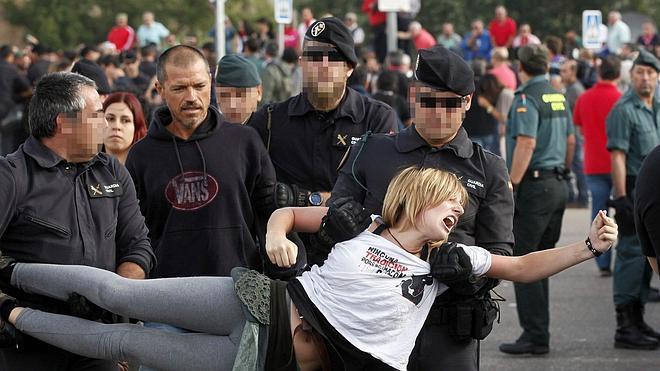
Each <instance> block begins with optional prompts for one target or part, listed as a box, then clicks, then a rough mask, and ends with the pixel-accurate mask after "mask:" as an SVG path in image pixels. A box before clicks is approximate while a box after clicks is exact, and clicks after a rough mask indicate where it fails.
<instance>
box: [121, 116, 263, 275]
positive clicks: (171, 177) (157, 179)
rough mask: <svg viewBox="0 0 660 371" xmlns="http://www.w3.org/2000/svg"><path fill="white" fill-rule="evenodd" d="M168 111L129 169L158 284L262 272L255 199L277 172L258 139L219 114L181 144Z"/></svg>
mask: <svg viewBox="0 0 660 371" xmlns="http://www.w3.org/2000/svg"><path fill="white" fill-rule="evenodd" d="M171 122H172V117H171V114H170V111H169V109H168V108H167V107H161V108H159V109H158V110H157V111H156V112H154V118H153V120H152V122H151V125H150V127H149V132H148V135H147V137H145V138H144V139H142V140H141V141H139V142H137V143H136V144H135V145H134V146H133V148H131V151H130V152H129V155H128V159H127V161H126V167H127V168H128V170H129V172H130V173H131V176H132V177H133V180H134V181H135V186H136V189H137V195H138V198H139V199H140V209H141V210H142V214H143V215H144V216H145V219H146V223H147V227H148V228H149V236H150V237H151V239H152V241H153V246H154V251H155V253H156V256H157V257H158V259H159V264H158V266H157V268H156V270H155V271H154V272H152V276H153V277H178V276H204V275H211V276H229V273H230V270H231V269H232V268H233V267H237V266H242V267H249V268H253V269H258V270H261V269H262V263H261V258H260V254H259V251H258V249H257V246H256V243H255V238H256V237H257V236H258V234H259V233H258V232H259V231H260V228H258V227H257V225H258V222H259V219H260V218H259V217H261V219H265V218H266V217H267V216H268V213H269V211H271V210H272V206H271V208H270V209H268V208H266V207H263V208H260V209H256V208H255V202H254V201H255V194H256V193H258V191H259V190H263V189H264V188H268V187H271V189H272V185H273V184H274V181H275V172H274V170H273V166H272V164H271V162H270V159H269V158H268V154H267V153H266V149H265V148H264V146H263V144H262V143H261V140H260V139H259V136H258V135H257V133H256V132H255V131H254V130H253V129H252V128H249V127H245V126H241V125H237V124H230V123H226V122H224V118H223V116H222V115H221V114H220V113H219V112H218V111H217V109H215V108H214V107H210V108H209V113H208V116H207V119H206V121H205V122H204V123H202V124H201V125H200V126H199V127H198V128H197V130H196V131H195V132H194V133H193V135H192V136H191V137H190V138H189V139H187V140H183V139H181V138H178V137H176V136H174V135H172V134H171V133H170V132H169V131H168V130H167V125H169V124H170V123H171Z"/></svg>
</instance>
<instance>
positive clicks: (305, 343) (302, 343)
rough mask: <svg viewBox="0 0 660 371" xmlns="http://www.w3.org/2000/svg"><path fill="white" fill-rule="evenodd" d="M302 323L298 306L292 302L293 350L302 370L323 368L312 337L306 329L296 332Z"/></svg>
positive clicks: (310, 370) (312, 370) (315, 370)
mask: <svg viewBox="0 0 660 371" xmlns="http://www.w3.org/2000/svg"><path fill="white" fill-rule="evenodd" d="M300 324H302V320H301V319H300V315H299V314H298V308H296V306H295V304H293V302H291V337H292V339H293V351H294V353H295V355H296V361H297V362H298V367H300V370H301V371H317V370H321V369H322V367H321V359H320V358H319V349H318V348H317V347H316V344H315V343H314V342H313V341H312V339H311V337H310V336H309V335H308V334H306V333H305V332H304V331H298V333H297V334H294V332H295V330H296V327H298V325H300Z"/></svg>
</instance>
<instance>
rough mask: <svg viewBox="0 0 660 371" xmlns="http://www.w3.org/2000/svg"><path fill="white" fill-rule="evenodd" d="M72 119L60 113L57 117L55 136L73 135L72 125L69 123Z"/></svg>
mask: <svg viewBox="0 0 660 371" xmlns="http://www.w3.org/2000/svg"><path fill="white" fill-rule="evenodd" d="M68 120H70V118H68V117H67V115H66V114H65V113H60V114H59V115H57V116H56V117H55V134H58V133H59V134H71V133H72V130H71V125H69V124H68V123H67V121H68Z"/></svg>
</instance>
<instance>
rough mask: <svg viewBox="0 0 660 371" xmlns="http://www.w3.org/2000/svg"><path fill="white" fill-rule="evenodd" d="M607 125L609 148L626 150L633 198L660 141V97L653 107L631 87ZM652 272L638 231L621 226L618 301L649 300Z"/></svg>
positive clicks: (616, 268) (616, 278)
mask: <svg viewBox="0 0 660 371" xmlns="http://www.w3.org/2000/svg"><path fill="white" fill-rule="evenodd" d="M606 125H607V149H608V150H610V151H612V150H619V151H623V152H624V153H625V154H626V194H627V195H628V197H629V198H630V199H631V200H632V199H633V197H634V189H633V186H634V184H635V178H636V177H637V173H638V172H639V169H640V167H641V166H642V161H644V158H645V157H646V155H647V154H648V153H649V152H651V150H652V149H653V148H655V147H656V146H657V145H659V144H660V101H658V99H657V98H656V99H654V100H653V108H650V107H648V106H647V105H646V104H644V102H642V100H641V99H640V98H639V96H638V95H637V94H636V93H635V92H634V91H633V90H632V89H631V90H630V91H628V92H627V93H626V94H625V95H624V96H623V97H621V99H620V100H619V101H618V102H617V104H616V105H615V106H614V107H613V108H612V111H611V112H610V114H609V115H608V116H607V120H606ZM651 276H652V272H651V268H650V267H649V265H648V264H647V263H646V258H645V257H644V255H643V254H642V250H641V245H640V242H639V239H638V238H637V235H636V234H635V233H628V232H627V231H624V230H621V231H620V232H619V243H618V244H617V248H616V260H615V262H614V274H613V294H614V304H615V305H625V304H628V303H631V302H640V303H642V304H643V303H645V302H646V299H647V296H648V290H649V282H650V279H651Z"/></svg>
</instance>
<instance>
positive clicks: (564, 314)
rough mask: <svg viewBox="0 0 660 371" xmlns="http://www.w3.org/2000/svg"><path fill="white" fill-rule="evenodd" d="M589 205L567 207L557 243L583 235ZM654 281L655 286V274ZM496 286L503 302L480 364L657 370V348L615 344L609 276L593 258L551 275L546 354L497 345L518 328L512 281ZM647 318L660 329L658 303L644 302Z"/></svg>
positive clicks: (541, 369)
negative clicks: (626, 347) (523, 352)
mask: <svg viewBox="0 0 660 371" xmlns="http://www.w3.org/2000/svg"><path fill="white" fill-rule="evenodd" d="M589 214H590V212H589V211H588V210H587V209H568V210H567V211H566V214H565V215H564V222H563V228H562V234H561V239H560V241H559V244H558V246H562V245H564V244H567V243H569V242H574V241H579V240H584V238H585V236H586V234H587V231H588V227H589V216H590V215H589ZM651 285H652V286H655V287H659V286H660V280H658V276H657V275H655V276H654V277H653V280H652V282H651ZM496 291H497V292H498V293H499V294H500V295H502V296H503V297H504V298H506V301H505V302H503V303H501V308H502V311H501V321H500V323H499V324H497V323H495V326H494V328H493V332H492V333H491V334H490V335H489V336H488V338H486V340H484V341H482V342H481V370H486V371H496V370H533V371H545V370H552V371H555V370H579V371H591V370H594V371H596V370H597V371H606V370H625V371H636V370H660V350H655V351H634V350H622V349H615V348H614V331H615V328H616V321H615V315H614V304H613V303H612V279H611V278H601V277H599V275H598V269H597V268H596V263H595V262H594V261H586V262H584V263H582V264H580V265H578V266H576V267H573V268H570V269H568V270H566V271H564V272H562V273H560V274H558V275H556V276H554V277H552V278H551V279H550V302H551V307H550V353H549V354H547V355H544V356H533V357H532V356H511V355H507V354H504V353H501V352H500V351H499V350H498V345H499V344H501V343H503V342H511V341H514V340H515V339H517V338H518V336H519V335H520V333H521V330H520V326H519V324H518V315H517V312H516V308H515V306H516V299H515V294H514V292H513V284H512V283H510V282H506V281H505V282H502V283H501V284H500V286H499V287H498V288H497V289H496ZM646 322H647V323H648V324H649V325H651V326H652V327H654V328H655V329H656V330H660V303H649V304H647V306H646Z"/></svg>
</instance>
